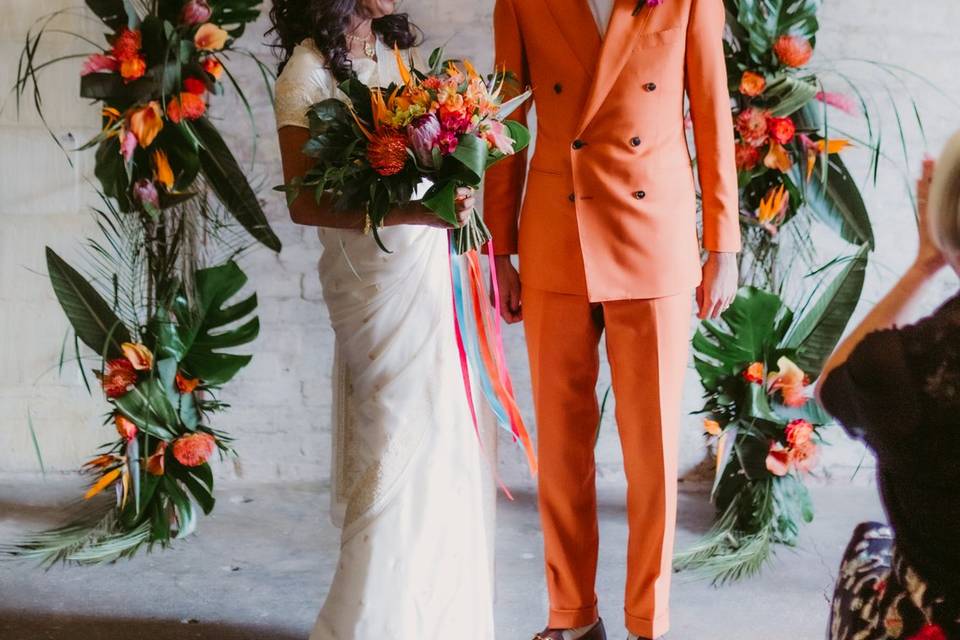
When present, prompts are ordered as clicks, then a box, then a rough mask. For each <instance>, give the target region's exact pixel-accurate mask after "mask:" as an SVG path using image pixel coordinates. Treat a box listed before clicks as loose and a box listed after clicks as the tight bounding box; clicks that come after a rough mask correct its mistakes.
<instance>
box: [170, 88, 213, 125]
mask: <svg viewBox="0 0 960 640" xmlns="http://www.w3.org/2000/svg"><path fill="white" fill-rule="evenodd" d="M206 111H207V103H206V102H204V101H203V97H202V96H199V95H197V94H195V93H190V92H184V93H181V94H180V96H179V97H177V98H173V99H171V100H170V102H169V103H168V104H167V117H168V118H170V121H171V122H174V123H179V122H180V121H181V120H196V119H198V118H200V117H202V116H203V114H204V113H206Z"/></svg>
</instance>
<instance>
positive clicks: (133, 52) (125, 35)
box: [113, 27, 143, 62]
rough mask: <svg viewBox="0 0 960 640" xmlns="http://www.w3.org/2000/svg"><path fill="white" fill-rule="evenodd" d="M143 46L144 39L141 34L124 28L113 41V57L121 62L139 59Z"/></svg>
mask: <svg viewBox="0 0 960 640" xmlns="http://www.w3.org/2000/svg"><path fill="white" fill-rule="evenodd" d="M141 46H143V38H142V36H141V35H140V32H139V31H135V30H131V29H128V28H126V27H124V28H122V29H120V32H119V33H117V37H116V39H114V41H113V57H114V58H116V59H117V60H119V61H120V62H124V61H126V60H130V59H131V58H136V57H139V55H140V48H141Z"/></svg>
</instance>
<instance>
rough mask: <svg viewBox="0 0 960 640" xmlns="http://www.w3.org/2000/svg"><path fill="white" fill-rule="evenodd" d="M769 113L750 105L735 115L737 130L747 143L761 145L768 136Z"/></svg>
mask: <svg viewBox="0 0 960 640" xmlns="http://www.w3.org/2000/svg"><path fill="white" fill-rule="evenodd" d="M769 127H770V113H769V112H768V111H764V110H762V109H755V108H753V107H750V108H748V109H744V110H743V111H741V112H740V115H738V116H737V131H738V132H739V133H740V137H741V138H742V139H743V141H744V142H746V143H747V144H749V145H751V146H754V147H762V146H763V145H764V144H766V142H767V140H769V138H770V128H769Z"/></svg>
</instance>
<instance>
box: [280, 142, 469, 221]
mask: <svg viewBox="0 0 960 640" xmlns="http://www.w3.org/2000/svg"><path fill="white" fill-rule="evenodd" d="M279 136H280V157H281V159H282V161H283V180H284V182H285V183H287V184H289V183H290V182H291V181H292V180H293V179H294V178H297V177H300V176H303V175H305V174H306V173H307V172H308V171H309V170H310V169H311V168H313V162H314V161H313V159H312V158H309V157H307V156H305V155H304V154H303V151H302V149H303V146H304V145H305V144H306V143H307V140H309V139H310V132H309V131H308V130H307V129H304V128H303V127H293V126H287V127H281V128H280V131H279ZM459 196H460V197H459V198H458V200H457V212H458V214H459V215H460V218H461V222H465V221H466V220H467V218H468V216H469V213H470V212H471V211H472V210H473V208H474V206H475V205H476V203H475V201H474V197H473V193H472V191H470V190H468V189H464V190H460V193H459ZM289 208H290V218H291V219H292V220H293V221H294V222H295V223H297V224H302V225H306V226H310V227H330V228H335V229H356V230H361V229H363V228H365V226H366V217H367V216H366V212H364V211H360V210H357V211H336V210H334V201H333V198H332V197H331V196H330V195H329V194H324V196H323V197H322V198H321V199H320V202H319V203H318V202H317V200H316V198H314V194H313V192H312V191H311V190H309V189H305V190H303V191H301V192H300V194H299V195H298V196H297V198H296V200H294V201H293V202H291V203H290V205H289ZM399 224H419V225H426V226H431V227H441V228H450V225H449V224H448V223H446V222H445V221H443V220H441V219H440V218H438V217H437V216H436V214H434V213H433V212H432V211H430V210H429V209H427V208H426V207H424V206H423V205H422V204H420V203H411V204H409V205H406V206H403V207H396V208H394V209H393V210H392V211H391V212H390V213H389V214H387V217H386V219H385V220H384V225H385V226H394V225H399Z"/></svg>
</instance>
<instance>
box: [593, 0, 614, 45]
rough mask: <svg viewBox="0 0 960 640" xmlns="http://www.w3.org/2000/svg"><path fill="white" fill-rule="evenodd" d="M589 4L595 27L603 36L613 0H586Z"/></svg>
mask: <svg viewBox="0 0 960 640" xmlns="http://www.w3.org/2000/svg"><path fill="white" fill-rule="evenodd" d="M587 2H588V3H589V4H590V10H591V11H592V12H593V17H594V19H595V20H596V21H597V28H598V29H599V30H600V35H601V36H605V35H606V34H607V25H608V24H609V23H610V14H612V13H613V3H614V0H587Z"/></svg>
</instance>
